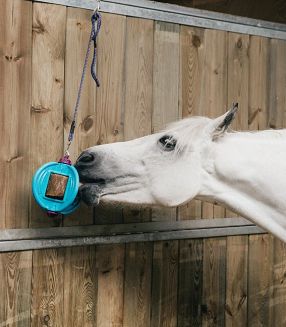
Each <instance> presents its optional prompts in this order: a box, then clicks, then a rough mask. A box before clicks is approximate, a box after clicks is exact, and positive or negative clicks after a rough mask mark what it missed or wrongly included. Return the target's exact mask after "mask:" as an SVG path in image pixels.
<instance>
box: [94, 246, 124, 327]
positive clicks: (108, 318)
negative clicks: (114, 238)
mask: <svg viewBox="0 0 286 327" xmlns="http://www.w3.org/2000/svg"><path fill="white" fill-rule="evenodd" d="M96 269H97V270H98V293H97V322H96V326H98V327H105V326H123V317H122V315H123V290H124V287H123V279H124V278H123V276H124V246H122V245H108V246H98V247H97V251H96Z"/></svg>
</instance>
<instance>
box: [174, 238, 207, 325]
mask: <svg viewBox="0 0 286 327" xmlns="http://www.w3.org/2000/svg"><path fill="white" fill-rule="evenodd" d="M179 244H180V261H179V285H178V288H179V289H178V293H179V295H178V326H182V327H184V326H186V327H187V326H201V324H202V315H201V306H202V288H203V284H202V282H203V241H202V240H184V241H180V243H179Z"/></svg>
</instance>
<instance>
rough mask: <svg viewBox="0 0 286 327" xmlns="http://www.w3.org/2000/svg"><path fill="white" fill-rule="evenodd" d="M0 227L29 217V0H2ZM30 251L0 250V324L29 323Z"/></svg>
mask: <svg viewBox="0 0 286 327" xmlns="http://www.w3.org/2000/svg"><path fill="white" fill-rule="evenodd" d="M0 31H1V33H0V138H1V148H0V183H1V190H0V215H1V222H0V228H25V227H28V222H29V194H30V177H31V175H30V172H29V152H30V151H29V137H30V118H29V117H30V107H31V79H30V76H31V69H32V68H31V57H32V42H31V40H32V3H31V2H28V1H16V0H12V1H1V2H0ZM31 267H32V253H31V252H23V253H22V252H19V253H7V254H1V255H0V279H1V283H0V291H1V301H0V325H3V326H16V325H17V326H23V327H24V326H30V302H31V278H32V268H31Z"/></svg>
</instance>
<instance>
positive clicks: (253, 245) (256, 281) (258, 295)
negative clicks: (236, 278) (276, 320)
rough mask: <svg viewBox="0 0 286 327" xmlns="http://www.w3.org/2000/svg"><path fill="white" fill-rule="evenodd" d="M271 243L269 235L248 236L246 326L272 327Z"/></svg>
mask: <svg viewBox="0 0 286 327" xmlns="http://www.w3.org/2000/svg"><path fill="white" fill-rule="evenodd" d="M272 253H273V242H272V239H271V236H269V235H263V236H261V235H251V236H249V263H250V264H249V271H248V325H249V326H273V324H272V321H271V317H272V313H271V311H272V309H273V308H272V307H271V306H270V296H271V295H272V290H271V283H272V265H273V255H272Z"/></svg>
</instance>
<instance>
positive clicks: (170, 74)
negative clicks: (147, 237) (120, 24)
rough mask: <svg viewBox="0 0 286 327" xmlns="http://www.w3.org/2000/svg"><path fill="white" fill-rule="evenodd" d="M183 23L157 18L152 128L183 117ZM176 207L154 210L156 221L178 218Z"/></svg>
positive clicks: (153, 217) (154, 128) (160, 127)
mask: <svg viewBox="0 0 286 327" xmlns="http://www.w3.org/2000/svg"><path fill="white" fill-rule="evenodd" d="M179 32H180V31H179V26H178V25H175V24H170V23H162V22H155V32H154V33H155V34H154V68H153V112H152V132H155V133H156V132H159V131H160V130H162V129H164V128H165V127H166V126H167V125H168V124H169V123H171V122H174V121H176V120H178V119H179V118H181V113H180V112H179V111H180V107H179V105H178V102H179V88H178V85H179V69H180V68H179V42H180V39H179V36H180V34H179ZM176 216H177V214H176V209H167V208H158V209H155V208H154V210H152V220H153V221H164V220H176Z"/></svg>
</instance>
